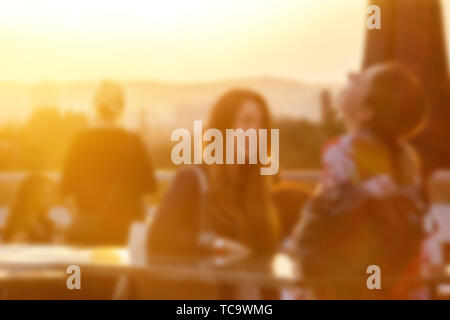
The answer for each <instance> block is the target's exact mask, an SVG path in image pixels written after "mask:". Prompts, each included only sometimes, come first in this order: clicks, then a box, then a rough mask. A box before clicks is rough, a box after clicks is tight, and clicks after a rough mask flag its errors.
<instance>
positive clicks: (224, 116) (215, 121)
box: [208, 89, 280, 252]
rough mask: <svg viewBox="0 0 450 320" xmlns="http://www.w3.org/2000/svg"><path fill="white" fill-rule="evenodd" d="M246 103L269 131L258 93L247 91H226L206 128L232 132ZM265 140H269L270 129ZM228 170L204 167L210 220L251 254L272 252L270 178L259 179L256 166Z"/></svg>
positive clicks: (274, 221)
mask: <svg viewBox="0 0 450 320" xmlns="http://www.w3.org/2000/svg"><path fill="white" fill-rule="evenodd" d="M247 101H252V102H255V103H256V104H257V105H258V107H259V109H260V110H261V112H262V114H263V122H264V123H263V125H262V127H263V128H266V129H270V126H271V123H270V122H271V121H270V113H269V108H268V106H267V103H266V100H265V99H264V98H263V97H262V96H261V95H260V94H259V93H257V92H254V91H252V90H247V89H233V90H230V91H228V92H226V93H225V94H223V95H222V96H221V97H220V98H219V99H218V100H217V102H216V104H215V105H214V107H213V109H212V112H211V116H210V119H209V124H208V126H209V128H215V129H218V130H220V131H221V132H222V134H223V135H224V136H225V135H226V129H234V127H235V120H236V117H237V115H238V113H239V112H240V110H241V108H242V106H243V105H244V103H245V102H247ZM268 139H269V141H270V130H268ZM224 147H225V144H224ZM269 150H270V148H268V152H269ZM224 154H225V150H224ZM228 168H229V166H225V165H213V166H210V167H208V176H209V181H210V188H211V190H210V201H211V202H210V203H211V217H212V219H213V220H214V221H220V224H221V225H222V228H224V229H230V230H233V231H232V232H233V233H235V234H236V236H237V239H238V240H239V241H241V242H243V243H245V244H246V245H248V246H250V247H251V248H252V249H253V250H255V252H263V251H271V250H273V249H274V248H276V246H277V245H278V240H279V236H280V226H279V221H278V214H277V211H276V210H275V208H274V207H273V203H272V201H271V199H270V186H271V181H270V178H269V177H267V176H261V175H260V173H259V167H258V166H256V165H255V166H237V165H236V166H235V168H236V169H239V170H240V172H239V174H233V175H230V172H229V170H228ZM242 181H245V183H242Z"/></svg>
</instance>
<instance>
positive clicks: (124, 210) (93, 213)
mask: <svg viewBox="0 0 450 320" xmlns="http://www.w3.org/2000/svg"><path fill="white" fill-rule="evenodd" d="M94 104H95V108H96V113H97V116H98V124H97V126H95V127H93V128H90V129H88V130H86V131H85V132H82V133H81V134H79V135H78V136H77V137H76V138H75V139H74V141H73V143H72V145H71V147H70V150H69V153H68V157H67V159H66V163H65V168H64V172H63V176H62V182H61V191H62V193H63V195H64V196H66V197H67V198H69V199H71V200H73V201H72V203H73V204H74V207H75V209H74V210H73V211H74V221H73V223H72V225H71V226H70V230H69V232H68V234H67V241H68V242H69V243H72V244H85V245H123V244H125V243H126V241H127V237H128V230H129V227H130V224H131V223H132V222H133V221H136V220H143V219H144V213H145V212H144V206H143V196H144V195H145V194H148V193H151V192H153V191H154V190H155V187H156V182H155V177H154V171H153V168H152V166H151V164H150V160H149V156H148V154H147V151H146V149H145V147H144V144H143V142H142V141H141V139H140V138H139V137H138V136H137V135H136V134H134V133H132V132H129V131H127V130H125V129H123V128H120V127H119V126H118V125H117V120H118V118H119V116H120V115H121V113H122V112H123V109H124V95H123V91H122V88H121V86H120V85H119V84H117V83H115V82H113V81H104V82H103V83H101V85H100V87H99V88H98V90H97V92H96V95H95V99H94Z"/></svg>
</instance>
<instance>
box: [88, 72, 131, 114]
mask: <svg viewBox="0 0 450 320" xmlns="http://www.w3.org/2000/svg"><path fill="white" fill-rule="evenodd" d="M124 100H125V98H124V93H123V89H122V86H121V85H120V84H119V83H118V82H115V81H112V80H105V81H103V82H102V83H100V85H99V87H98V88H97V91H96V93H95V96H94V106H95V108H96V110H97V113H98V114H99V116H100V117H102V118H104V119H107V120H115V119H117V118H118V117H119V116H120V115H121V114H122V112H123V109H124V105H125V102H124Z"/></svg>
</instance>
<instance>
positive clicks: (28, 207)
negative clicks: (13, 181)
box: [2, 173, 56, 244]
mask: <svg viewBox="0 0 450 320" xmlns="http://www.w3.org/2000/svg"><path fill="white" fill-rule="evenodd" d="M55 199H56V182H55V181H54V180H52V179H51V178H50V177H48V176H45V175H43V174H37V173H32V174H30V175H28V176H27V177H26V178H25V179H24V181H22V182H21V184H20V186H19V188H18V190H17V192H16V195H15V199H14V201H13V203H12V206H11V208H10V210H9V213H8V215H7V219H6V225H5V228H4V230H3V232H2V238H3V239H2V240H3V242H4V243H42V244H47V243H52V242H53V235H54V232H53V231H54V230H53V224H52V222H51V221H50V219H49V217H48V213H49V209H50V207H51V205H52V204H53V203H54V201H55Z"/></svg>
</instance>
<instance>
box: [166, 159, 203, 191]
mask: <svg viewBox="0 0 450 320" xmlns="http://www.w3.org/2000/svg"><path fill="white" fill-rule="evenodd" d="M206 177H207V175H206V172H205V169H204V168H203V167H202V166H199V165H189V166H185V167H182V168H181V169H180V170H179V171H178V172H177V174H176V176H175V178H174V181H175V185H177V186H180V187H183V188H191V189H193V190H198V191H202V190H205V189H206V188H207V178H206Z"/></svg>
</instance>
